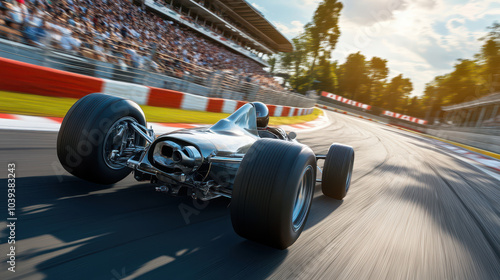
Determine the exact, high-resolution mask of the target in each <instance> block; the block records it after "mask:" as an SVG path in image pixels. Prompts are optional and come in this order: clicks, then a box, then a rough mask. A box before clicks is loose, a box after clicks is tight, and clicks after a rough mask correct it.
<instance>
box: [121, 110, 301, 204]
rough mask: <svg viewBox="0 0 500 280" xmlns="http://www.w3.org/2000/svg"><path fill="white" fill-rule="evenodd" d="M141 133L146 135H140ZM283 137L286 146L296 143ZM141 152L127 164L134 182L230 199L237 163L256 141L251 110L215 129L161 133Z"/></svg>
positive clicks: (232, 117)
mask: <svg viewBox="0 0 500 280" xmlns="http://www.w3.org/2000/svg"><path fill="white" fill-rule="evenodd" d="M143 133H144V132H143ZM283 134H284V135H285V136H286V138H285V139H284V141H294V142H296V140H295V139H291V138H290V137H288V135H286V133H284V132H283ZM152 139H154V138H150V139H147V141H148V142H150V144H149V145H147V146H146V147H145V149H144V151H143V152H142V153H140V154H138V155H136V156H135V157H132V158H131V159H129V160H128V161H127V166H128V167H130V168H132V169H134V170H135V173H136V174H135V175H136V176H135V177H136V179H138V180H151V181H152V182H153V183H156V184H158V185H159V186H158V187H157V188H156V189H157V190H158V191H162V192H167V193H169V194H172V195H177V194H179V192H180V191H181V190H186V191H187V192H186V194H188V195H191V196H192V197H193V198H199V199H201V200H209V199H213V198H216V197H220V196H225V197H231V193H232V187H233V182H234V178H235V176H236V173H237V171H238V167H239V165H240V162H241V160H242V159H243V157H244V155H245V154H246V153H247V151H248V150H249V149H250V147H251V146H252V144H253V143H254V142H255V141H257V140H258V139H260V137H259V133H258V129H257V124H256V113H255V108H254V106H253V105H252V104H251V103H248V104H245V105H243V106H242V107H241V108H240V109H238V110H237V111H236V112H234V113H233V114H232V115H231V116H229V117H227V118H226V119H222V120H220V121H218V122H217V123H216V124H214V125H213V126H207V127H201V128H194V129H184V130H179V131H175V132H172V133H167V134H163V135H161V136H159V137H157V138H156V139H154V140H152Z"/></svg>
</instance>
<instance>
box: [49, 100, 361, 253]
mask: <svg viewBox="0 0 500 280" xmlns="http://www.w3.org/2000/svg"><path fill="white" fill-rule="evenodd" d="M268 122H269V111H268V109H267V107H266V105H264V104H263V103H260V102H253V103H247V104H245V105H243V106H242V107H240V108H239V109H238V110H237V111H235V112H234V113H233V114H232V115H230V116H229V117H227V118H225V119H221V120H220V121H218V122H217V123H216V124H214V125H212V126H207V127H198V128H192V129H183V130H178V131H174V132H171V133H166V134H162V135H155V134H154V132H153V130H152V129H148V128H147V127H146V118H145V116H144V113H143V112H142V110H141V108H140V107H139V106H138V105H137V104H136V103H134V102H133V101H130V100H127V99H123V98H118V97H114V96H109V95H105V94H99V93H95V94H90V95H87V96H85V97H83V98H82V99H80V100H79V101H78V102H76V103H75V104H74V105H73V107H71V109H70V110H69V111H68V113H67V114H66V116H65V118H64V121H63V122H62V125H61V129H60V131H59V135H58V137H57V156H58V158H59V161H60V162H61V164H62V166H63V167H64V168H65V169H66V170H67V171H68V172H69V173H71V174H73V175H74V176H77V177H79V178H81V179H84V180H87V181H90V182H94V183H99V184H113V183H116V182H118V181H120V180H122V179H123V178H125V177H126V176H127V175H129V174H130V172H131V171H133V172H134V178H135V179H136V180H138V181H150V182H151V183H154V184H155V185H156V190H157V191H161V192H165V193H168V194H170V195H189V196H191V197H192V198H193V199H200V200H210V199H214V198H218V197H227V198H230V199H231V203H230V210H231V221H232V224H233V228H234V230H235V231H236V233H238V234H239V235H240V236H242V237H244V238H247V239H249V240H253V241H256V242H259V243H263V244H266V245H269V246H272V247H275V248H280V249H284V248H287V247H288V246H290V245H292V244H293V243H294V242H295V240H297V238H298V237H299V235H300V234H301V232H302V230H303V229H304V224H305V222H306V220H307V216H308V214H309V210H310V207H311V202H312V198H313V193H314V188H315V185H316V182H321V188H322V191H323V194H325V195H326V196H329V197H332V198H335V199H339V200H341V199H343V198H344V196H345V195H346V193H347V191H348V190H349V185H350V182H351V174H352V169H353V162H354V150H353V149H352V148H351V147H349V146H345V145H340V144H332V145H331V146H330V148H329V150H328V153H327V154H326V155H316V154H314V152H313V151H312V150H311V148H309V147H308V146H306V145H303V144H300V143H299V142H298V141H297V140H296V139H295V138H296V135H295V133H293V132H291V133H289V134H287V133H286V132H285V131H283V130H282V129H279V128H272V127H269V126H268ZM318 160H324V165H323V170H322V174H321V175H320V176H317V172H318V171H319V172H321V169H320V168H318V167H317V161H318Z"/></svg>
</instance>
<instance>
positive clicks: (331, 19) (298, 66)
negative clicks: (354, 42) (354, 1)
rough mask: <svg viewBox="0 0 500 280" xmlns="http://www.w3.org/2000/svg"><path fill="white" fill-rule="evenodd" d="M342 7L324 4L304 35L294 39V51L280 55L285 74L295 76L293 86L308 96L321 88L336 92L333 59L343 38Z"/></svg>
mask: <svg viewBox="0 0 500 280" xmlns="http://www.w3.org/2000/svg"><path fill="white" fill-rule="evenodd" d="M342 7H343V6H342V3H340V2H338V1H337V0H323V1H322V2H320V3H319V5H318V7H317V8H316V11H315V12H314V16H313V19H312V21H311V22H310V23H308V24H306V26H305V28H304V32H303V33H302V34H300V35H299V36H297V37H296V38H294V39H292V41H293V45H294V51H293V52H290V53H284V54H281V55H280V63H279V64H280V66H281V67H282V70H284V71H292V73H293V74H292V76H291V77H290V85H291V86H292V87H293V88H294V89H295V90H296V91H298V92H301V93H305V92H306V91H307V90H309V89H313V88H317V87H319V85H325V87H327V88H329V89H331V90H332V91H333V90H334V89H335V85H336V83H337V82H336V76H335V71H334V66H333V65H334V63H332V62H331V61H329V57H330V52H331V51H333V49H335V45H336V44H337V41H338V38H339V36H340V28H339V26H338V21H339V16H340V11H341V10H342ZM317 64H318V66H317ZM316 66H317V67H316ZM332 67H333V68H332ZM314 81H317V82H316V83H313V82H314Z"/></svg>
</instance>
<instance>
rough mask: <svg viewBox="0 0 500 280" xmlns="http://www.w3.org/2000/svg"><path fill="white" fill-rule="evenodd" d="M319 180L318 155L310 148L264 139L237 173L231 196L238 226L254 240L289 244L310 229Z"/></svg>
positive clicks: (243, 161) (248, 155)
mask: <svg viewBox="0 0 500 280" xmlns="http://www.w3.org/2000/svg"><path fill="white" fill-rule="evenodd" d="M315 179H316V158H315V155H314V153H313V151H312V150H311V149H310V148H309V147H307V146H305V145H301V144H298V143H293V142H287V141H282V140H275V139H262V140H258V141H257V142H255V143H254V144H253V145H252V147H251V148H250V150H249V151H248V153H247V154H246V155H245V157H244V158H243V160H242V162H241V165H240V167H239V169H238V172H237V174H236V178H235V182H234V187H233V195H232V198H231V221H232V224H233V228H234V230H235V231H236V233H237V234H239V235H240V236H242V237H244V238H247V239H249V240H253V241H257V242H259V243H263V244H266V245H269V246H272V247H275V248H279V249H285V248H287V247H289V246H290V245H292V244H293V243H294V242H295V241H296V240H297V238H298V237H299V235H300V234H301V232H302V230H303V229H304V225H305V222H306V220H307V216H308V214H309V210H310V207H311V203H312V198H313V193H314V186H315V181H316V180H315Z"/></svg>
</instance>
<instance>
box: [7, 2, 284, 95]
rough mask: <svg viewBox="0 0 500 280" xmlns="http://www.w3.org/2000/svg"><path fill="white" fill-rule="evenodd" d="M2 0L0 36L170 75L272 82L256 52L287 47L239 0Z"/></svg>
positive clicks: (254, 11) (262, 18) (282, 37)
mask: <svg viewBox="0 0 500 280" xmlns="http://www.w3.org/2000/svg"><path fill="white" fill-rule="evenodd" d="M2 1H3V2H2V3H3V4H2V6H3V7H6V9H3V11H2V13H5V12H6V13H5V15H2V16H1V17H0V27H1V29H0V36H2V35H3V37H7V38H9V39H11V40H16V41H23V42H26V43H28V44H31V45H35V46H42V47H52V48H56V49H60V50H63V51H66V52H69V53H72V54H78V55H81V56H84V57H87V58H92V59H96V60H100V61H106V62H111V63H115V64H120V65H123V66H124V67H133V68H140V69H143V68H149V69H151V70H154V71H159V72H162V73H167V74H170V75H174V76H182V75H184V74H185V73H190V74H191V73H196V74H198V75H202V74H203V73H204V72H207V71H208V72H210V71H214V70H226V71H232V72H233V73H234V74H237V75H245V76H249V75H250V76H254V77H255V79H254V80H255V81H259V82H262V81H264V83H269V84H274V86H278V85H277V84H275V83H274V82H273V81H272V80H271V79H269V76H268V75H267V73H265V72H264V71H262V67H265V66H267V64H266V63H265V61H264V60H263V57H265V56H266V55H270V54H274V53H276V52H280V51H291V50H292V44H291V43H290V41H288V40H287V39H286V38H285V37H284V36H283V35H282V34H281V33H279V31H278V30H276V28H275V27H274V26H272V24H271V23H269V22H268V21H267V20H266V19H265V18H264V16H263V15H262V14H261V13H260V12H258V11H257V10H256V9H255V8H253V7H252V6H251V5H249V4H248V3H247V2H245V1H244V0H240V1H229V0H221V1H219V0H196V1H193V0H136V1H135V2H133V3H131V2H129V1H126V0H118V1H109V0H95V1H90V0H60V1H57V2H56V1H53V2H52V3H51V2H48V1H46V0H33V1H31V0H27V1H26V2H24V0H8V1H5V0H2ZM16 35H17V36H16ZM151 60H152V61H151Z"/></svg>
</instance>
